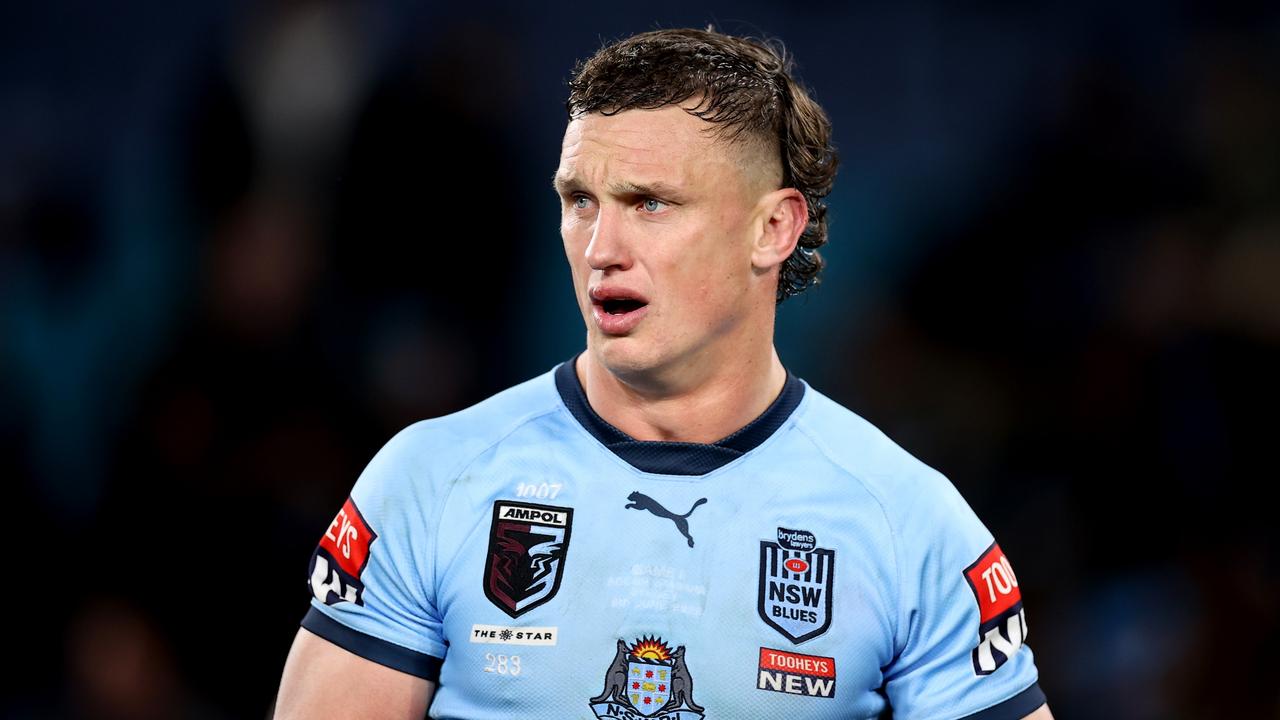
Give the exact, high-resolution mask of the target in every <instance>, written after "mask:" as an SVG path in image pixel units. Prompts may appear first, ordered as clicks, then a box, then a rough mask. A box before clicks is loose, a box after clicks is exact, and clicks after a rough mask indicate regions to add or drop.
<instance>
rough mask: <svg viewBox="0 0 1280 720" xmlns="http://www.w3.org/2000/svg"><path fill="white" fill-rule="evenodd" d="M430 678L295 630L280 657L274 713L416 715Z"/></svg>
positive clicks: (282, 716) (426, 700)
mask: <svg viewBox="0 0 1280 720" xmlns="http://www.w3.org/2000/svg"><path fill="white" fill-rule="evenodd" d="M434 691H435V683H433V682H431V681H429V680H425V679H423V678H420V677H415V676H413V675H409V674H407V673H403V672H400V671H399V670H392V669H391V668H389V667H386V666H384V665H380V664H378V663H375V662H372V661H370V660H366V659H364V658H362V657H360V656H359V655H355V654H353V653H350V652H348V651H346V650H344V649H342V648H340V647H338V646H337V645H334V644H333V643H331V642H329V641H328V640H325V639H324V638H321V637H319V636H317V635H314V634H312V633H311V632H309V631H308V630H305V629H302V630H299V631H298V635H297V637H296V638H294V641H293V648H292V649H290V651H289V659H288V660H287V661H285V666H284V676H283V677H282V678H281V680H280V694H279V695H278V696H277V698H276V710H275V718H277V720H291V719H293V718H315V719H318V720H324V719H325V718H350V717H360V718H378V719H380V720H393V719H394V720H400V719H403V720H422V718H424V717H425V716H426V714H427V705H429V704H430V702H431V695H432V693H433V692H434Z"/></svg>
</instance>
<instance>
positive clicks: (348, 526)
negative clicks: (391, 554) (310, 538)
mask: <svg viewBox="0 0 1280 720" xmlns="http://www.w3.org/2000/svg"><path fill="white" fill-rule="evenodd" d="M376 537H377V535H376V534H375V533H374V532H373V530H371V529H370V528H369V524H368V523H366V522H365V521H364V516H363V515H361V514H360V509H359V508H357V507H356V504H355V503H354V502H352V501H351V498H347V501H346V502H345V503H343V504H342V509H341V510H339V511H338V515H337V516H336V517H334V519H333V522H332V523H330V524H329V527H328V529H326V530H325V531H324V536H323V537H321V538H320V547H321V548H322V549H324V550H325V551H326V552H328V553H329V556H330V557H332V558H333V560H334V562H336V563H338V567H340V568H342V570H343V572H345V573H347V574H348V575H350V576H351V577H353V578H359V577H360V573H361V572H362V571H363V570H364V566H365V563H367V562H369V544H370V543H372V542H373V541H374V539H375V538H376Z"/></svg>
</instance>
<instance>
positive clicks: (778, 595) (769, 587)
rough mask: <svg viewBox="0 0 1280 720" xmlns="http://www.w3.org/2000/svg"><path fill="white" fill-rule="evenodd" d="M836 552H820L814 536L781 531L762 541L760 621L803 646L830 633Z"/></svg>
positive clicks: (821, 550)
mask: <svg viewBox="0 0 1280 720" xmlns="http://www.w3.org/2000/svg"><path fill="white" fill-rule="evenodd" d="M835 560H836V551H835V550H827V549H825V548H820V547H818V540H817V538H816V537H815V536H814V534H813V533H811V532H806V531H804V530H789V529H787V528H778V539H777V541H776V542H775V541H772V540H761V541H760V590H759V592H760V595H759V602H758V603H757V608H758V610H759V612H760V619H761V620H764V621H765V624H767V625H768V626H769V627H772V628H773V629H774V630H777V631H778V632H780V633H782V636H783V637H785V638H786V639H788V640H790V641H791V642H793V643H796V644H799V643H802V642H805V641H806V640H812V639H813V638H815V637H817V636H819V635H821V634H822V633H824V632H826V631H827V629H828V628H830V627H831V590H832V588H833V587H834V585H833V573H834V571H835Z"/></svg>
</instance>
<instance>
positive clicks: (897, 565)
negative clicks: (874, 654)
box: [796, 408, 906, 657]
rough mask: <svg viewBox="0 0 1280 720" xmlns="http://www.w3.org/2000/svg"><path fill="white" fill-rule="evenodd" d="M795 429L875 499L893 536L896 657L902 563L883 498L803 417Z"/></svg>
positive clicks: (900, 625) (900, 626) (900, 606)
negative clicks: (818, 435)
mask: <svg viewBox="0 0 1280 720" xmlns="http://www.w3.org/2000/svg"><path fill="white" fill-rule="evenodd" d="M797 410H798V408H797ZM796 429H798V430H799V431H800V432H801V433H802V434H804V436H805V437H807V438H809V442H811V443H813V445H814V447H816V448H818V451H819V452H821V453H822V455H823V457H825V458H826V459H827V460H828V461H829V462H830V463H831V464H832V465H835V466H836V467H837V468H840V470H842V471H844V473H845V474H846V475H848V476H849V477H850V478H851V479H853V481H854V482H856V483H858V485H859V486H861V487H862V489H863V490H864V491H865V492H866V493H867V494H868V495H870V496H871V499H872V500H875V501H876V505H877V506H879V508H880V514H881V515H882V516H884V524H885V527H887V528H889V536H890V537H891V538H893V542H892V543H890V545H889V549H890V550H891V551H892V552H893V568H894V575H895V576H896V577H897V586H896V587H894V589H893V595H894V605H895V608H894V610H895V612H894V613H893V637H894V641H895V642H894V648H893V650H894V653H893V656H894V657H897V656H898V651H897V644H898V643H897V638H898V637H899V635H900V633H901V630H902V625H903V622H902V587H903V582H902V563H901V562H900V561H899V552H898V531H897V530H896V529H894V527H893V522H892V521H891V520H890V519H889V511H888V510H887V509H886V507H885V503H884V500H883V499H882V498H881V497H880V495H879V494H878V493H876V492H875V491H873V490H872V489H871V484H870V483H868V482H867V481H866V480H863V479H862V477H861V476H859V475H858V474H857V473H855V472H853V471H852V470H850V469H849V468H848V467H847V466H845V464H844V463H842V462H840V461H839V460H837V459H836V458H835V457H833V456H832V454H831V451H830V450H828V449H827V446H826V444H825V443H823V442H822V441H821V440H820V439H819V438H818V437H817V436H816V435H815V434H814V432H813V431H812V430H810V429H809V427H808V426H807V425H806V424H805V422H804V419H803V418H797V419H796ZM902 647H903V648H904V649H905V648H906V639H905V638H903V641H902Z"/></svg>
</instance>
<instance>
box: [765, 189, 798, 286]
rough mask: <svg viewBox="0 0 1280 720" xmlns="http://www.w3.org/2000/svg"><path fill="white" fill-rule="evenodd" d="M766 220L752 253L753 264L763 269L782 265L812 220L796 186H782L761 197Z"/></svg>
mask: <svg viewBox="0 0 1280 720" xmlns="http://www.w3.org/2000/svg"><path fill="white" fill-rule="evenodd" d="M761 205H762V208H763V212H762V215H763V218H764V222H763V223H762V224H761V228H760V234H759V236H758V237H757V238H756V244H755V248H754V249H753V252H752V254H751V264H752V265H754V266H755V267H756V268H758V269H760V270H768V269H770V268H773V267H775V266H778V265H781V264H782V263H783V262H784V261H786V259H787V258H788V257H790V256H791V253H792V251H794V250H795V249H796V242H797V241H799V239H800V233H802V232H804V228H805V225H806V224H807V223H808V220H809V205H808V203H807V202H805V199H804V195H803V194H801V192H800V191H799V190H796V189H795V188H782V189H781V190H775V191H773V192H771V193H769V194H768V195H766V196H765V197H764V198H763V199H762V200H761Z"/></svg>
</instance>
